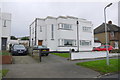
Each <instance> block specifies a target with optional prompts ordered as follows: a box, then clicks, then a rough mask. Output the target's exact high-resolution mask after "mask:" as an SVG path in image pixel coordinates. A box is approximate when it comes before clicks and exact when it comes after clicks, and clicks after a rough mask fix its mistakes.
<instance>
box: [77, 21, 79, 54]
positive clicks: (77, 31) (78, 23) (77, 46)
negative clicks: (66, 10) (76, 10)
mask: <svg viewBox="0 0 120 80" xmlns="http://www.w3.org/2000/svg"><path fill="white" fill-rule="evenodd" d="M78 25H79V22H78V21H77V51H78V52H79V27H78Z"/></svg>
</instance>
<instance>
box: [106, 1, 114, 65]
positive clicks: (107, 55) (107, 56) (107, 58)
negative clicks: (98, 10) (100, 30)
mask: <svg viewBox="0 0 120 80" xmlns="http://www.w3.org/2000/svg"><path fill="white" fill-rule="evenodd" d="M111 5H112V3H110V4H108V5H107V6H106V7H105V8H104V19H105V37H106V53H107V54H106V60H107V65H109V51H108V47H107V43H108V39H107V38H108V35H107V24H106V8H107V7H110V6H111Z"/></svg>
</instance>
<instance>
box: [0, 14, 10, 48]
mask: <svg viewBox="0 0 120 80" xmlns="http://www.w3.org/2000/svg"><path fill="white" fill-rule="evenodd" d="M10 33H11V14H10V13H0V50H7V49H8V41H9V40H10Z"/></svg>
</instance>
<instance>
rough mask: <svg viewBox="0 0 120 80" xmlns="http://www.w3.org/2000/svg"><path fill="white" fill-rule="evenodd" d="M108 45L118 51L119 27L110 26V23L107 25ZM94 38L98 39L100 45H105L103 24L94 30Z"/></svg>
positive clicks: (119, 43) (119, 40)
mask: <svg viewBox="0 0 120 80" xmlns="http://www.w3.org/2000/svg"><path fill="white" fill-rule="evenodd" d="M107 33H108V44H110V45H112V46H113V47H114V48H115V49H120V36H119V35H120V27H119V26H117V25H114V24H112V21H109V22H108V23H107ZM94 37H95V38H98V40H100V41H101V43H102V44H105V43H106V40H105V23H103V24H101V25H100V26H98V27H97V28H95V29H94Z"/></svg>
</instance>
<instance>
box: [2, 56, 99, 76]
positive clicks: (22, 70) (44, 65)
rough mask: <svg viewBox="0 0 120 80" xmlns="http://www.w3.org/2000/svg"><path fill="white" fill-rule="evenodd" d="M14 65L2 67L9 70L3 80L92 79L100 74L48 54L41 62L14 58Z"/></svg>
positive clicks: (25, 58) (20, 57)
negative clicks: (16, 79) (25, 79)
mask: <svg viewBox="0 0 120 80" xmlns="http://www.w3.org/2000/svg"><path fill="white" fill-rule="evenodd" d="M13 59H14V64H9V65H3V68H5V69H9V72H8V74H7V75H6V77H5V78H94V77H97V76H99V75H100V74H99V73H98V72H96V71H93V70H91V69H88V68H84V67H81V66H77V65H75V63H76V62H78V61H76V62H74V61H69V60H67V59H66V58H62V57H59V56H55V55H52V54H50V55H49V56H44V57H42V62H41V63H40V62H37V61H35V60H34V59H33V58H32V57H30V56H14V57H13Z"/></svg>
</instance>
